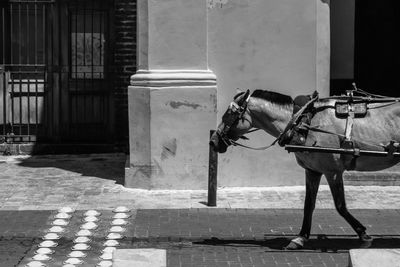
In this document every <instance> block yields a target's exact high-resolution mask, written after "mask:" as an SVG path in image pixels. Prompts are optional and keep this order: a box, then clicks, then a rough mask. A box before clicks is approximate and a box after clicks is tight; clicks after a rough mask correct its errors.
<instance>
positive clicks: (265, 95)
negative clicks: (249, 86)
mask: <svg viewBox="0 0 400 267" xmlns="http://www.w3.org/2000/svg"><path fill="white" fill-rule="evenodd" d="M251 96H252V97H257V98H261V99H264V100H267V101H269V102H271V103H274V104H278V105H291V104H293V99H292V97H291V96H288V95H283V94H280V93H276V92H271V91H267V90H260V89H257V90H255V91H254V92H253V93H252V94H251Z"/></svg>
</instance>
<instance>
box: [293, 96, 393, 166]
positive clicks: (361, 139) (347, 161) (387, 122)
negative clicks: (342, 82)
mask: <svg viewBox="0 0 400 267" xmlns="http://www.w3.org/2000/svg"><path fill="white" fill-rule="evenodd" d="M332 103H333V104H334V102H332V101H331V100H330V101H329V103H328V102H326V103H325V104H326V107H327V108H322V107H323V105H321V103H317V106H318V105H319V106H320V107H319V108H317V110H318V111H317V112H316V114H315V115H314V117H313V119H312V121H311V126H314V127H318V128H319V129H322V130H326V131H327V132H331V133H336V134H337V135H335V134H329V133H325V132H319V131H318V132H317V131H312V130H311V131H310V132H309V133H308V137H307V142H306V145H307V146H320V147H333V148H339V147H342V146H343V140H344V137H343V136H344V135H345V133H346V127H348V125H349V123H348V120H349V118H348V117H346V116H345V117H343V116H341V117H339V116H337V114H336V112H335V109H334V105H332ZM399 129H400V103H398V102H395V103H373V104H369V105H368V110H367V113H366V114H365V116H359V117H357V116H356V117H355V118H354V119H352V131H351V140H352V141H353V142H354V146H355V147H357V148H359V149H364V150H373V151H385V147H384V146H385V145H386V144H388V143H389V142H390V141H397V142H400V130H399ZM311 154H313V155H311ZM296 156H297V157H298V158H299V157H300V162H302V163H306V165H308V164H311V165H313V167H314V168H313V169H315V168H319V169H320V172H324V171H322V170H327V171H334V170H341V169H354V170H359V171H377V170H382V169H386V168H389V167H391V166H393V165H395V164H396V163H398V162H399V161H400V159H399V158H393V157H371V156H358V157H356V156H353V155H338V154H325V153H308V155H307V153H298V154H297V155H296ZM310 160H311V161H313V163H307V162H309V161H310ZM303 167H304V166H303Z"/></svg>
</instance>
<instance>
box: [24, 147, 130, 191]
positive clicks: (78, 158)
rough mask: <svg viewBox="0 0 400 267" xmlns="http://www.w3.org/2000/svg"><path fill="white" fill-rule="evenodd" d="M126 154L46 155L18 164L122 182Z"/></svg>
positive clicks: (27, 159)
mask: <svg viewBox="0 0 400 267" xmlns="http://www.w3.org/2000/svg"><path fill="white" fill-rule="evenodd" d="M125 161H126V155H125V154H123V153H115V154H87V155H46V156H32V157H29V158H26V159H23V160H22V161H21V162H19V163H18V165H19V166H22V167H27V168H38V169H39V168H55V169H61V170H65V171H68V172H72V174H71V175H74V174H73V173H77V174H79V175H81V176H91V177H97V178H101V179H106V180H113V181H116V183H118V184H123V180H124V172H125Z"/></svg>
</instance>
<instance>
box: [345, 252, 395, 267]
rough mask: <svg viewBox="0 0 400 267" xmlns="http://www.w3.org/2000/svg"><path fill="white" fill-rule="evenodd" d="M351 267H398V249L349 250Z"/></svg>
mask: <svg viewBox="0 0 400 267" xmlns="http://www.w3.org/2000/svg"><path fill="white" fill-rule="evenodd" d="M349 254H350V258H349V266H351V267H376V266H379V267H396V266H397V267H399V266H400V249H350V253H349Z"/></svg>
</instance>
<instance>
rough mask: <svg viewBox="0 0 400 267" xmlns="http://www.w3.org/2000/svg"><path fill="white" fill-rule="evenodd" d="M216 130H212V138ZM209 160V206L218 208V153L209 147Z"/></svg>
mask: <svg viewBox="0 0 400 267" xmlns="http://www.w3.org/2000/svg"><path fill="white" fill-rule="evenodd" d="M214 132H215V131H214V130H210V138H211V136H212V135H213V134H214ZM208 149H209V159H208V201H207V206H209V207H215V206H217V172H218V152H215V151H214V150H213V149H212V147H211V145H209V148H208Z"/></svg>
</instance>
